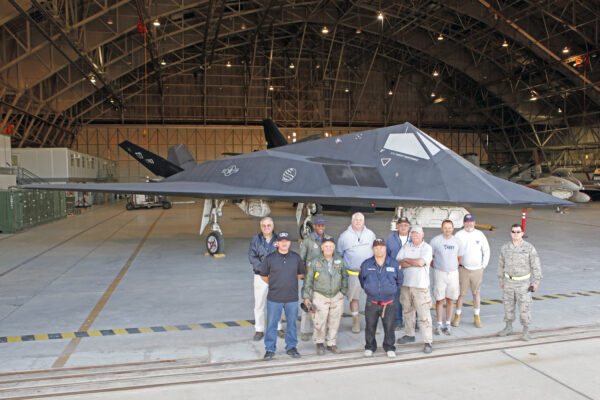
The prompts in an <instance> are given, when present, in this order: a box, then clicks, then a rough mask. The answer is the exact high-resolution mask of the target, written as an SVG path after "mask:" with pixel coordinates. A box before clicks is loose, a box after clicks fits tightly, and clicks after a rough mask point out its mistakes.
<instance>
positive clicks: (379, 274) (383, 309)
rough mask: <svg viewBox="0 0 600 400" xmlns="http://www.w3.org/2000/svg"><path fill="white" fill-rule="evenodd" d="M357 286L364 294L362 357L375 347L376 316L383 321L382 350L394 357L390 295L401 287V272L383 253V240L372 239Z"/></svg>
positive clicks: (370, 353) (391, 300)
mask: <svg viewBox="0 0 600 400" xmlns="http://www.w3.org/2000/svg"><path fill="white" fill-rule="evenodd" d="M358 279H359V281H360V286H361V287H362V288H363V290H364V291H365V293H366V294H367V303H366V305H365V356H366V357H371V356H372V355H373V353H374V352H375V350H376V349H377V341H376V339H375V331H376V329H377V322H379V318H381V321H382V323H383V331H384V337H383V350H385V352H386V353H387V356H388V357H396V351H395V350H396V347H395V346H394V343H395V342H396V335H395V333H394V319H395V315H394V297H395V296H396V292H397V291H398V289H399V288H400V287H401V286H402V271H401V270H400V268H399V264H398V262H397V261H396V260H394V259H393V258H390V257H388V256H387V255H386V247H385V241H384V240H383V239H375V240H374V241H373V257H371V258H368V259H366V260H365V261H364V262H363V263H362V265H361V267H360V274H359V275H358Z"/></svg>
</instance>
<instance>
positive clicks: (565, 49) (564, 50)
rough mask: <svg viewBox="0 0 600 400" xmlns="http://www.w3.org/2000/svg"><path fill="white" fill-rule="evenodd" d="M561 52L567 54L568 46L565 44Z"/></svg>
mask: <svg viewBox="0 0 600 400" xmlns="http://www.w3.org/2000/svg"><path fill="white" fill-rule="evenodd" d="M562 52H563V54H569V48H568V47H567V46H565V48H564V49H562Z"/></svg>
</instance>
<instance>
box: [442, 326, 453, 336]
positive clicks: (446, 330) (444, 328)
mask: <svg viewBox="0 0 600 400" xmlns="http://www.w3.org/2000/svg"><path fill="white" fill-rule="evenodd" d="M442 332H444V335H448V336H450V335H451V334H452V333H451V332H450V325H446V326H445V327H443V328H442Z"/></svg>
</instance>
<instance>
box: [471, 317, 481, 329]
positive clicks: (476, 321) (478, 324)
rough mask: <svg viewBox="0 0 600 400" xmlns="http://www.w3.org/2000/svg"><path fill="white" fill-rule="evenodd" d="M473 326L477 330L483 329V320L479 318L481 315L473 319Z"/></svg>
mask: <svg viewBox="0 0 600 400" xmlns="http://www.w3.org/2000/svg"><path fill="white" fill-rule="evenodd" d="M473 325H475V328H482V327H483V325H482V324H481V319H480V318H479V315H476V316H475V318H474V319H473Z"/></svg>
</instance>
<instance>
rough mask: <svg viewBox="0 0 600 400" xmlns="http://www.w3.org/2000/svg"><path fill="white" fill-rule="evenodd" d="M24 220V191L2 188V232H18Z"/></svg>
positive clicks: (0, 224) (0, 219) (0, 195)
mask: <svg viewBox="0 0 600 400" xmlns="http://www.w3.org/2000/svg"><path fill="white" fill-rule="evenodd" d="M23 222H24V221H23V192H22V191H20V190H0V233H15V232H18V231H20V230H22V229H23V228H24V224H23Z"/></svg>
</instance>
